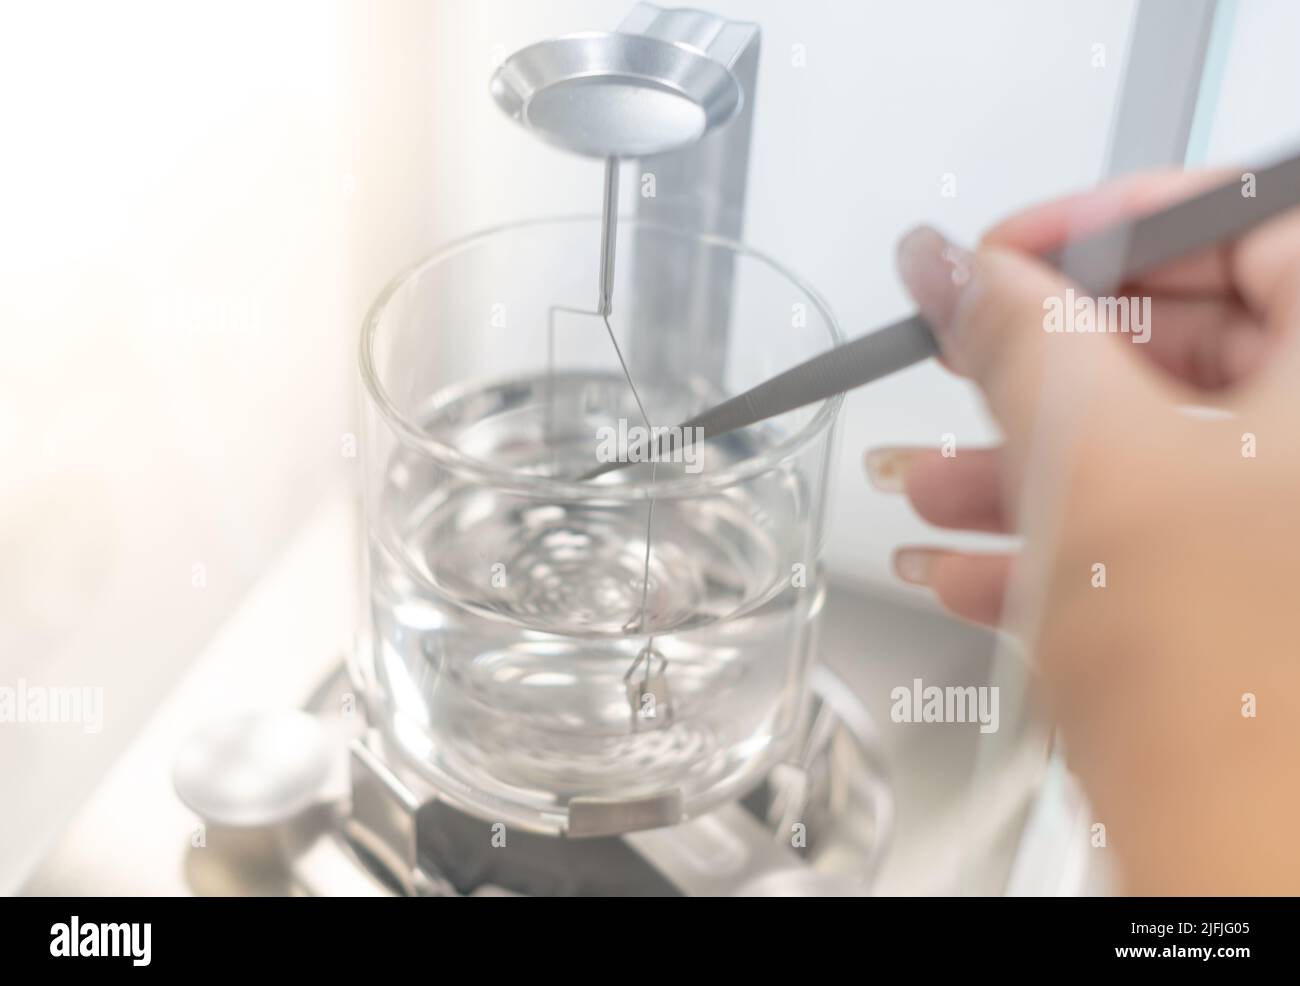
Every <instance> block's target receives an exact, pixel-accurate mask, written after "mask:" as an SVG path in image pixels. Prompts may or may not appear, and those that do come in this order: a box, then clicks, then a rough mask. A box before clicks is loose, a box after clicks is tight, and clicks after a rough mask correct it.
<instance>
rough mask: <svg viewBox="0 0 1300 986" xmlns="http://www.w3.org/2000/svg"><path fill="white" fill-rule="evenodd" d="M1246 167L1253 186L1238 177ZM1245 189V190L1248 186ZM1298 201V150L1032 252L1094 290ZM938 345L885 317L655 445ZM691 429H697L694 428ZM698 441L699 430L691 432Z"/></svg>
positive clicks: (879, 372) (867, 377)
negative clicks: (882, 323)
mask: <svg viewBox="0 0 1300 986" xmlns="http://www.w3.org/2000/svg"><path fill="white" fill-rule="evenodd" d="M1249 174H1253V175H1254V182H1253V187H1251V185H1250V183H1248V182H1247V180H1246V176H1247V175H1249ZM1248 191H1249V192H1253V194H1247V192H1248ZM1297 204H1300V152H1298V153H1296V154H1294V155H1292V156H1290V157H1287V158H1284V159H1282V160H1280V161H1278V162H1277V163H1276V164H1271V165H1268V166H1267V167H1262V168H1258V169H1255V170H1253V171H1249V172H1248V171H1243V172H1241V175H1240V177H1234V178H1232V179H1230V180H1228V181H1225V182H1223V183H1222V184H1220V185H1215V186H1213V187H1212V188H1210V189H1208V190H1206V191H1204V192H1201V193H1199V194H1198V195H1194V196H1192V197H1191V198H1188V199H1184V200H1182V201H1180V202H1177V203H1175V204H1174V205H1171V206H1168V207H1166V208H1164V209H1161V210H1159V211H1157V212H1152V213H1150V214H1148V215H1145V216H1141V217H1138V218H1135V219H1127V220H1124V221H1122V222H1119V223H1115V224H1113V225H1111V226H1107V227H1104V228H1103V229H1101V230H1100V231H1098V232H1095V233H1091V234H1089V235H1087V236H1083V237H1080V238H1078V239H1074V240H1070V241H1068V242H1066V243H1065V244H1064V245H1062V246H1061V247H1058V248H1057V249H1055V250H1052V251H1050V252H1048V253H1044V254H1040V255H1039V259H1041V260H1042V261H1044V262H1045V263H1047V264H1049V265H1050V266H1052V267H1054V268H1056V269H1057V270H1058V271H1060V272H1061V273H1063V274H1065V275H1066V276H1067V277H1069V278H1070V279H1071V280H1073V281H1074V282H1075V283H1076V284H1079V285H1080V286H1081V287H1083V288H1084V290H1085V291H1086V292H1087V293H1089V294H1093V295H1101V294H1106V293H1107V292H1109V291H1114V290H1115V289H1116V288H1118V287H1119V286H1120V285H1121V284H1123V283H1124V282H1126V281H1129V280H1132V279H1133V278H1136V277H1140V276H1141V275H1142V274H1145V273H1147V272H1148V271H1151V270H1153V269H1155V268H1157V267H1161V266H1163V265H1164V264H1167V263H1170V262H1171V261H1174V260H1177V259H1179V258H1180V257H1185V256H1188V255H1189V254H1192V253H1195V252H1197V251H1198V250H1203V249H1206V248H1208V247H1212V246H1216V245H1218V244H1220V243H1224V242H1227V241H1228V240H1231V239H1233V238H1234V237H1236V236H1239V235H1240V234H1241V233H1243V232H1245V231H1246V230H1248V229H1251V228H1252V227H1254V226H1257V225H1259V224H1260V223H1262V222H1263V221H1264V220H1266V219H1270V218H1272V217H1273V216H1275V215H1277V214H1278V213H1281V212H1284V211H1286V210H1287V209H1289V208H1291V207H1293V206H1295V205H1297ZM938 351H939V347H938V344H937V343H936V342H935V339H934V334H933V332H931V330H930V326H929V325H928V324H927V323H926V321H925V319H923V318H922V317H921V316H920V315H909V316H908V317H906V318H902V319H899V320H898V321H896V322H891V323H890V324H889V325H886V326H884V327H883V328H880V329H877V330H875V331H874V332H868V333H866V334H865V335H861V336H858V337H857V338H855V339H852V340H850V341H849V342H846V343H844V344H843V345H840V346H836V347H835V348H834V349H831V350H828V351H827V352H824V353H821V354H820V355H818V356H814V357H813V358H812V359H810V360H807V361H806V362H803V363H800V364H799V365H798V366H796V367H793V368H792V369H789V370H786V371H784V372H783V373H779V374H777V375H776V376H774V377H772V378H771V379H769V380H766V381H764V382H763V383H760V384H758V385H757V386H755V387H752V388H750V389H749V390H746V391H744V392H743V393H740V394H737V395H736V396H735V397H731V398H729V399H727V400H725V401H723V402H722V403H720V404H716V405H714V406H713V407H710V408H709V409H708V410H705V411H701V412H700V413H699V414H696V415H694V416H693V417H691V418H689V419H688V420H686V421H683V422H682V423H681V424H680V425H678V426H677V428H675V429H665V430H664V432H662V433H661V434H660V435H659V437H658V445H657V449H656V452H655V454H656V455H659V456H663V455H664V454H666V453H668V452H670V451H671V450H672V448H673V445H674V444H675V442H674V438H673V437H672V436H685V438H684V441H685V442H686V443H690V442H692V437H691V436H697V435H702V436H703V438H704V440H708V439H710V438H717V437H719V436H720V435H725V434H727V433H728V432H732V431H735V430H737V429H738V428H744V427H746V426H747V425H752V424H754V423H756V422H758V421H763V420H765V419H767V418H771V417H775V416H776V415H778V414H784V413H786V412H787V411H793V410H795V409H796V408H800V407H804V406H806V405H808V404H812V403H815V402H816V401H821V400H825V399H826V398H828V397H833V396H834V395H836V394H840V393H844V392H845V391H848V390H853V389H854V388H857V387H861V386H862V385H863V384H867V383H871V382H872V381H874V380H879V379H880V378H881V377H885V376H888V375H889V374H891V373H895V372H897V371H898V370H901V369H904V368H905V367H908V366H911V365H912V364H914V363H919V362H920V361H921V360H923V359H925V358H926V357H927V356H933V355H935V354H936V353H937V352H938ZM696 429H700V430H699V431H696ZM695 441H698V439H695ZM627 458H628V461H620V462H607V463H602V464H601V465H600V466H599V467H597V468H595V469H592V470H590V471H589V472H586V473H584V474H583V475H582V476H581V477H579V478H580V479H582V480H589V479H595V478H596V477H598V476H603V475H604V474H605V473H607V472H613V471H614V470H616V469H622V468H623V467H625V466H627V465H631V464H633V462H637V461H648V460H647V457H646V455H645V450H641V454H640V455H628V456H627Z"/></svg>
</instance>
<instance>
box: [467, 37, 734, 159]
mask: <svg viewBox="0 0 1300 986" xmlns="http://www.w3.org/2000/svg"><path fill="white" fill-rule="evenodd" d="M492 97H493V98H494V99H495V100H496V102H497V105H498V106H500V107H501V108H502V109H503V110H505V111H506V113H508V114H509V115H510V116H511V118H513V119H514V120H517V121H518V122H519V123H520V124H521V125H523V126H525V127H527V128H528V129H529V130H531V131H533V132H534V133H536V134H537V135H538V136H539V137H541V138H542V139H543V140H546V141H547V142H549V143H551V144H555V145H557V146H559V147H562V148H564V149H565V150H568V151H573V152H575V153H578V154H585V155H588V156H590V157H602V158H611V157H613V158H635V157H647V156H649V155H651V154H662V153H664V152H665V151H672V150H677V149H678V148H680V147H685V146H687V145H688V144H693V143H695V141H697V140H699V139H700V138H701V137H703V136H704V135H705V134H706V133H708V132H709V131H710V130H712V129H714V128H715V127H718V126H721V125H722V124H724V123H726V122H727V121H728V120H730V119H731V118H732V117H733V116H734V115H735V113H736V111H737V110H739V109H740V105H741V100H742V97H741V90H740V84H739V83H738V82H737V81H736V77H735V76H734V75H732V74H731V72H730V71H728V70H727V69H726V68H724V67H723V66H722V65H720V64H719V63H718V62H715V61H714V60H713V59H711V58H708V57H707V56H705V55H702V54H700V53H699V52H697V51H694V50H693V49H690V48H686V47H683V46H681V45H675V44H672V43H670V42H667V41H660V40H658V39H657V38H649V37H646V36H644V35H640V34H619V33H617V32H601V33H591V34H574V35H570V36H568V37H563V38H554V39H552V40H550V41H541V42H538V43H537V44H534V45H530V46H528V47H527V48H523V49H521V50H519V51H517V52H515V53H514V54H513V55H511V56H510V57H509V58H508V59H506V60H505V62H503V63H502V65H501V67H500V68H498V69H497V71H496V74H495V75H494V76H493V77H492Z"/></svg>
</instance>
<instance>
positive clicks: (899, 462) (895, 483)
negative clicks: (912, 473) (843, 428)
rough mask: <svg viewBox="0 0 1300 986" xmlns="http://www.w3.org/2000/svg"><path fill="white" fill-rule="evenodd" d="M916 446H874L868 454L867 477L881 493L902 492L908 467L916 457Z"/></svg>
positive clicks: (866, 463)
mask: <svg viewBox="0 0 1300 986" xmlns="http://www.w3.org/2000/svg"><path fill="white" fill-rule="evenodd" d="M918 451H919V450H918V449H914V448H873V449H871V451H869V452H868V453H867V456H866V462H865V466H866V470H867V479H868V481H870V483H871V485H872V486H874V487H875V488H876V489H878V490H879V491H880V492H881V493H902V492H903V479H904V477H905V476H906V475H907V467H908V466H909V465H911V463H912V460H913V459H914V458H916V453H917V452H918Z"/></svg>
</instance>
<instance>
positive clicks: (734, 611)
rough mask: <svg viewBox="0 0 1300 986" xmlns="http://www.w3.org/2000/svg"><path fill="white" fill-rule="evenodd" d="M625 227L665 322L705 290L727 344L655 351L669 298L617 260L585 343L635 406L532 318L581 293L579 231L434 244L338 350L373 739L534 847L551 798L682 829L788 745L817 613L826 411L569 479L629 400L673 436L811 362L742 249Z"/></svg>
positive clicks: (781, 285)
mask: <svg viewBox="0 0 1300 986" xmlns="http://www.w3.org/2000/svg"><path fill="white" fill-rule="evenodd" d="M626 229H627V231H628V232H629V233H630V234H632V235H631V236H630V237H629V238H630V240H631V242H630V246H629V250H630V251H633V252H636V251H645V252H647V255H648V256H651V257H653V261H654V265H655V267H656V268H659V269H661V268H662V264H663V262H664V260H665V258H668V259H672V258H673V257H677V258H679V259H680V260H682V261H683V262H688V261H689V267H688V268H686V269H688V270H689V271H699V272H701V273H699V274H695V273H690V274H688V275H686V276H687V281H686V283H685V284H684V285H683V284H679V285H677V288H678V290H677V291H676V292H675V295H674V296H675V297H676V298H678V299H679V301H680V305H679V307H682V306H685V307H689V306H690V305H691V303H692V302H691V294H690V290H689V289H691V288H693V287H700V285H696V284H695V279H696V278H697V277H699V278H705V279H707V280H708V281H709V282H711V288H712V289H713V290H715V291H716V290H717V286H718V284H719V283H723V282H725V284H727V285H729V286H730V288H731V291H730V297H731V301H730V303H729V310H728V316H729V319H728V321H729V323H730V324H729V325H726V324H723V325H718V324H701V325H699V326H691V327H690V330H689V331H687V332H680V331H679V332H677V333H676V334H672V333H661V332H659V331H658V326H657V324H656V323H657V321H658V320H659V319H660V318H662V317H664V316H665V315H667V314H669V313H670V312H671V308H672V305H667V306H666V305H665V299H664V297H663V295H662V293H660V292H661V291H662V290H663V289H665V288H667V287H669V286H668V285H665V284H663V283H662V281H660V280H658V279H656V278H653V277H646V276H645V271H646V268H645V267H638V265H637V264H636V263H634V262H633V263H628V264H625V265H624V269H623V271H622V272H621V273H620V280H619V282H618V284H617V290H616V294H615V299H616V300H615V310H614V314H613V317H612V319H611V326H612V327H613V329H614V331H615V333H616V335H617V336H619V337H620V343H621V346H622V349H623V351H624V353H625V354H626V356H627V360H628V371H629V373H630V374H631V376H632V379H633V381H634V382H635V383H636V384H637V388H638V394H639V396H640V398H641V405H640V406H638V404H637V402H636V400H635V399H634V397H633V394H632V392H631V390H630V388H629V386H628V382H627V379H626V377H625V376H624V374H623V372H622V369H621V367H620V365H619V362H618V359H617V356H616V354H615V352H614V350H613V348H612V346H611V344H610V342H609V339H608V335H607V331H606V328H605V326H604V325H603V323H602V322H601V321H600V319H598V318H595V317H593V316H590V315H580V314H575V313H572V312H566V313H561V314H560V315H559V316H557V315H556V314H555V313H554V311H553V309H552V306H554V305H562V306H569V307H575V308H577V307H581V306H582V305H583V303H584V302H589V301H590V300H591V299H590V298H589V296H590V295H591V294H592V291H593V280H592V271H593V269H594V266H593V264H592V263H588V262H586V258H587V257H588V256H589V255H592V254H593V252H594V247H595V244H596V243H598V236H599V234H598V230H597V226H596V223H595V222H594V221H588V220H583V221H565V222H557V223H549V224H548V223H541V224H533V225H524V226H518V227H512V228H509V229H504V230H500V231H497V232H495V233H491V234H486V235H484V236H481V237H478V238H475V239H473V240H470V241H467V242H466V243H464V244H461V245H458V246H456V247H453V248H451V249H450V250H449V251H447V252H445V253H444V254H442V255H439V256H438V257H435V258H433V259H432V260H431V261H429V262H427V263H426V264H424V265H422V266H421V267H419V268H417V269H416V270H415V271H413V272H411V273H410V274H408V275H406V276H405V277H404V278H402V279H399V281H397V282H395V284H394V285H393V286H392V287H391V288H390V289H389V291H388V292H387V293H386V295H385V296H384V297H383V298H381V300H380V302H379V303H377V305H376V307H375V309H374V311H373V312H372V316H371V319H370V321H369V323H368V326H367V331H366V334H365V339H364V340H363V356H362V367H363V377H364V378H365V381H366V385H367V388H368V390H369V397H370V402H369V407H368V417H367V426H368V432H367V441H366V463H367V490H366V509H367V531H368V536H369V565H370V572H369V592H370V608H371V620H372V641H371V647H372V657H371V660H372V663H373V671H374V676H375V679H376V681H377V682H378V685H379V689H380V691H381V695H380V696H379V699H380V704H381V707H382V709H383V718H384V722H383V726H384V728H385V729H386V730H387V731H388V732H389V733H390V735H391V736H392V738H393V739H394V740H395V741H396V742H397V744H398V745H399V747H400V748H401V750H402V751H403V752H404V754H405V755H406V756H407V757H408V758H409V759H410V760H411V761H412V762H413V763H414V764H415V765H416V766H417V767H419V768H420V769H421V770H423V771H424V772H425V773H426V774H427V775H428V776H429V778H430V779H431V780H432V781H433V782H434V783H435V784H437V785H438V787H439V788H440V790H441V791H442V792H443V793H444V795H445V796H447V797H448V798H449V799H451V800H453V801H455V802H457V803H458V804H460V805H461V806H462V807H465V808H467V809H468V810H471V811H475V812H476V813H478V814H480V815H482V816H484V817H487V818H491V819H501V820H505V821H509V822H512V823H517V824H524V825H528V826H530V827H534V828H541V829H562V828H563V825H564V819H565V815H566V805H567V803H568V802H569V800H570V799H571V798H574V797H599V798H613V799H622V798H636V797H641V796H646V795H651V794H655V793H658V792H662V791H665V790H671V789H677V790H678V791H679V792H680V793H681V796H682V800H683V804H684V806H685V810H686V812H687V814H696V813H698V812H700V811H703V810H707V809H708V808H709V807H712V806H714V805H716V804H717V803H719V802H721V801H723V800H726V799H729V798H733V797H736V796H738V795H740V794H743V793H744V791H745V790H746V789H747V787H748V786H750V785H751V784H753V783H754V782H755V781H756V780H757V778H758V776H759V775H760V774H761V772H762V771H763V770H765V769H766V768H767V767H769V766H770V765H771V764H772V763H773V762H774V761H775V760H777V759H780V758H781V757H783V756H785V755H787V754H788V752H789V745H790V742H791V741H792V737H793V733H794V728H795V725H796V723H797V720H798V717H799V714H800V712H801V710H802V707H803V701H804V697H805V693H806V678H807V671H808V665H809V661H810V659H811V655H812V635H813V619H814V616H815V614H816V611H817V609H818V607H819V605H820V599H821V593H822V587H821V579H820V574H819V569H818V564H817V555H818V551H819V547H820V537H821V524H822V512H823V497H824V490H823V485H824V479H825V473H826V469H827V459H828V455H829V451H830V432H831V424H832V418H833V412H834V410H835V408H834V406H833V403H828V404H826V405H824V406H816V407H812V408H808V409H804V410H803V411H798V412H792V413H791V414H788V415H785V416H784V417H782V418H780V419H776V420H774V421H771V422H767V423H765V424H763V425H759V426H754V427H751V428H749V429H745V430H743V431H740V432H737V433H735V434H732V435H729V436H725V437H723V438H720V439H717V440H715V441H710V442H709V443H707V445H706V446H704V447H703V449H702V456H701V458H700V459H698V460H697V461H695V462H683V461H678V462H662V463H659V464H658V465H656V466H655V467H654V469H653V474H652V470H651V467H650V466H648V465H646V464H640V465H636V466H631V467H628V468H626V469H623V470H619V471H618V472H615V473H611V474H610V475H608V476H606V477H603V478H602V479H601V480H599V481H597V482H579V481H577V479H576V477H578V476H580V475H581V474H582V473H583V472H584V471H585V470H586V469H589V468H590V467H592V466H593V465H595V464H596V461H597V460H596V446H597V444H598V442H599V441H600V438H601V437H602V436H603V437H606V438H607V437H608V436H609V435H610V434H612V433H615V432H616V431H617V429H618V428H619V427H620V426H621V427H623V428H624V429H625V430H627V428H628V425H629V424H631V425H635V424H640V423H641V422H642V418H641V416H640V410H641V407H644V409H645V411H646V412H647V413H648V414H649V415H650V417H651V419H652V421H653V423H655V424H672V423H676V422H678V421H680V420H682V419H684V418H685V417H687V416H688V415H689V414H690V413H692V412H694V411H697V410H699V409H701V408H702V407H705V406H708V405H709V404H711V403H713V402H715V401H717V400H720V399H722V398H724V397H726V396H728V395H729V394H730V393H734V392H736V391H737V390H740V389H743V388H744V387H747V386H750V385H751V384H753V383H756V382H758V381H759V380H760V379H762V378H763V377H765V376H767V375H770V374H771V373H773V372H776V371H778V370H780V369H783V368H785V367H786V366H789V365H792V364H794V363H796V362H798V361H800V360H802V359H806V358H807V357H808V356H810V355H812V354H813V353H815V352H818V351H820V350H822V349H824V348H826V347H827V346H828V345H831V344H832V343H833V341H834V335H835V332H834V328H833V325H832V323H831V321H830V317H829V315H827V314H826V312H825V309H824V308H823V306H821V305H820V303H819V302H817V300H816V299H815V297H813V296H812V295H811V294H809V293H808V292H807V291H806V290H805V289H803V288H801V287H800V286H799V285H798V283H797V282H795V281H793V280H792V279H791V278H789V277H788V276H786V275H785V274H784V273H783V272H782V271H780V270H779V268H776V267H775V265H773V264H771V263H770V262H768V261H766V260H765V259H763V258H761V257H759V256H758V255H756V254H752V253H749V252H746V251H743V250H742V249H741V248H739V247H737V246H736V245H734V244H729V243H726V242H724V241H714V240H702V239H698V238H692V237H687V236H684V234H679V233H671V232H669V231H666V230H656V229H653V228H644V229H637V227H636V224H634V223H633V224H626ZM704 286H705V287H708V286H710V285H704ZM647 291H651V292H654V293H655V296H654V297H646V296H645V293H646V292H647ZM698 297H700V298H703V299H704V301H705V305H706V307H709V306H711V300H712V299H711V297H710V296H708V295H699V296H698ZM638 306H639V307H638ZM712 307H714V308H716V306H712ZM671 317H676V318H678V319H682V318H685V317H686V316H685V314H683V312H681V311H679V312H678V313H677V314H676V315H675V316H671ZM552 323H553V324H554V326H555V329H554V335H553V336H552V335H551V330H550V328H549V326H550V325H551V324H552ZM682 324H683V323H682V322H680V321H679V322H677V323H676V327H677V328H679V329H680V328H681V325H682ZM720 336H721V337H722V338H724V339H725V340H726V345H725V347H724V348H725V353H723V355H721V356H719V351H720V350H719V347H718V338H719V337H720ZM667 339H671V340H672V344H673V345H674V346H676V347H677V351H676V352H667V353H665V352H664V350H663V349H662V348H661V347H657V346H656V345H655V344H654V343H655V342H656V340H659V341H663V340H667ZM652 500H653V517H652V520H651V518H650V514H649V511H650V508H651V502H652ZM648 520H651V522H650V523H649V525H648V524H647V521H648ZM647 534H648V535H649V545H650V550H649V564H648V575H649V579H648V582H647V581H646V579H645V575H646V573H647V566H646V558H647V551H646V545H647ZM647 648H649V649H647Z"/></svg>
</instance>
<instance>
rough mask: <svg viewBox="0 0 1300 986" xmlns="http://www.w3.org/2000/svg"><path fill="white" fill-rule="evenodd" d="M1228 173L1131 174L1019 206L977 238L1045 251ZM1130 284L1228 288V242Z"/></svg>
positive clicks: (1150, 288)
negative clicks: (1020, 208) (1105, 183)
mask: <svg viewBox="0 0 1300 986" xmlns="http://www.w3.org/2000/svg"><path fill="white" fill-rule="evenodd" d="M1232 174H1233V172H1231V171H1228V170H1226V169H1216V170H1212V171H1164V172H1150V173H1146V174H1140V175H1132V176H1130V177H1127V178H1122V179H1120V180H1119V181H1115V182H1112V183H1110V184H1108V185H1103V186H1102V187H1100V188H1096V189H1093V190H1091V191H1087V192H1080V193H1077V194H1075V195H1068V196H1066V197H1064V198H1058V199H1054V200H1052V201H1051V202H1047V203H1044V204H1042V205H1038V206H1033V207H1031V208H1029V209H1026V210H1024V211H1022V212H1018V213H1016V214H1014V215H1012V216H1010V217H1008V218H1007V219H1004V220H1002V221H1001V222H999V223H997V224H996V225H995V226H993V227H992V228H991V229H989V230H988V232H986V233H985V234H984V237H983V239H982V241H981V242H983V243H988V244H990V245H993V246H999V247H1004V248H1010V249H1015V250H1021V251H1025V252H1028V253H1033V254H1043V253H1046V252H1047V251H1049V250H1054V249H1056V248H1057V247H1060V246H1061V245H1063V244H1064V243H1065V242H1066V241H1067V240H1071V239H1077V238H1079V237H1081V236H1086V235H1088V234H1089V233H1092V232H1096V231H1097V230H1099V229H1102V228H1104V227H1106V226H1109V225H1112V224H1114V223H1117V222H1121V221H1123V220H1126V219H1130V218H1135V217H1137V216H1142V215H1145V214H1147V213H1151V212H1156V211H1158V210H1160V209H1162V208H1164V207H1165V206H1167V205H1171V204H1172V203H1174V202H1177V201H1179V200H1181V199H1186V198H1190V197H1191V196H1193V195H1195V194H1196V193H1197V192H1200V191H1203V190H1204V189H1206V188H1208V187H1210V186H1212V185H1217V184H1219V183H1221V182H1223V181H1225V180H1227V179H1228V178H1229V177H1231V175H1232ZM1134 284H1135V285H1140V286H1141V287H1142V288H1143V289H1145V292H1146V293H1158V292H1170V293H1193V294H1199V295H1205V294H1228V293H1232V292H1234V291H1235V286H1234V277H1233V264H1232V252H1231V246H1230V245H1228V244H1221V245H1219V246H1215V247H1210V248H1207V249H1205V250H1201V251H1198V252H1197V253H1194V254H1191V255H1190V256H1187V257H1184V258H1182V259H1181V260H1176V261H1174V262H1173V263H1170V264H1166V265H1165V266H1163V267H1160V268H1158V269H1156V270H1154V271H1151V272H1149V273H1147V274H1145V275H1143V276H1142V277H1141V278H1139V279H1138V280H1137V281H1136V282H1134Z"/></svg>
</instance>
